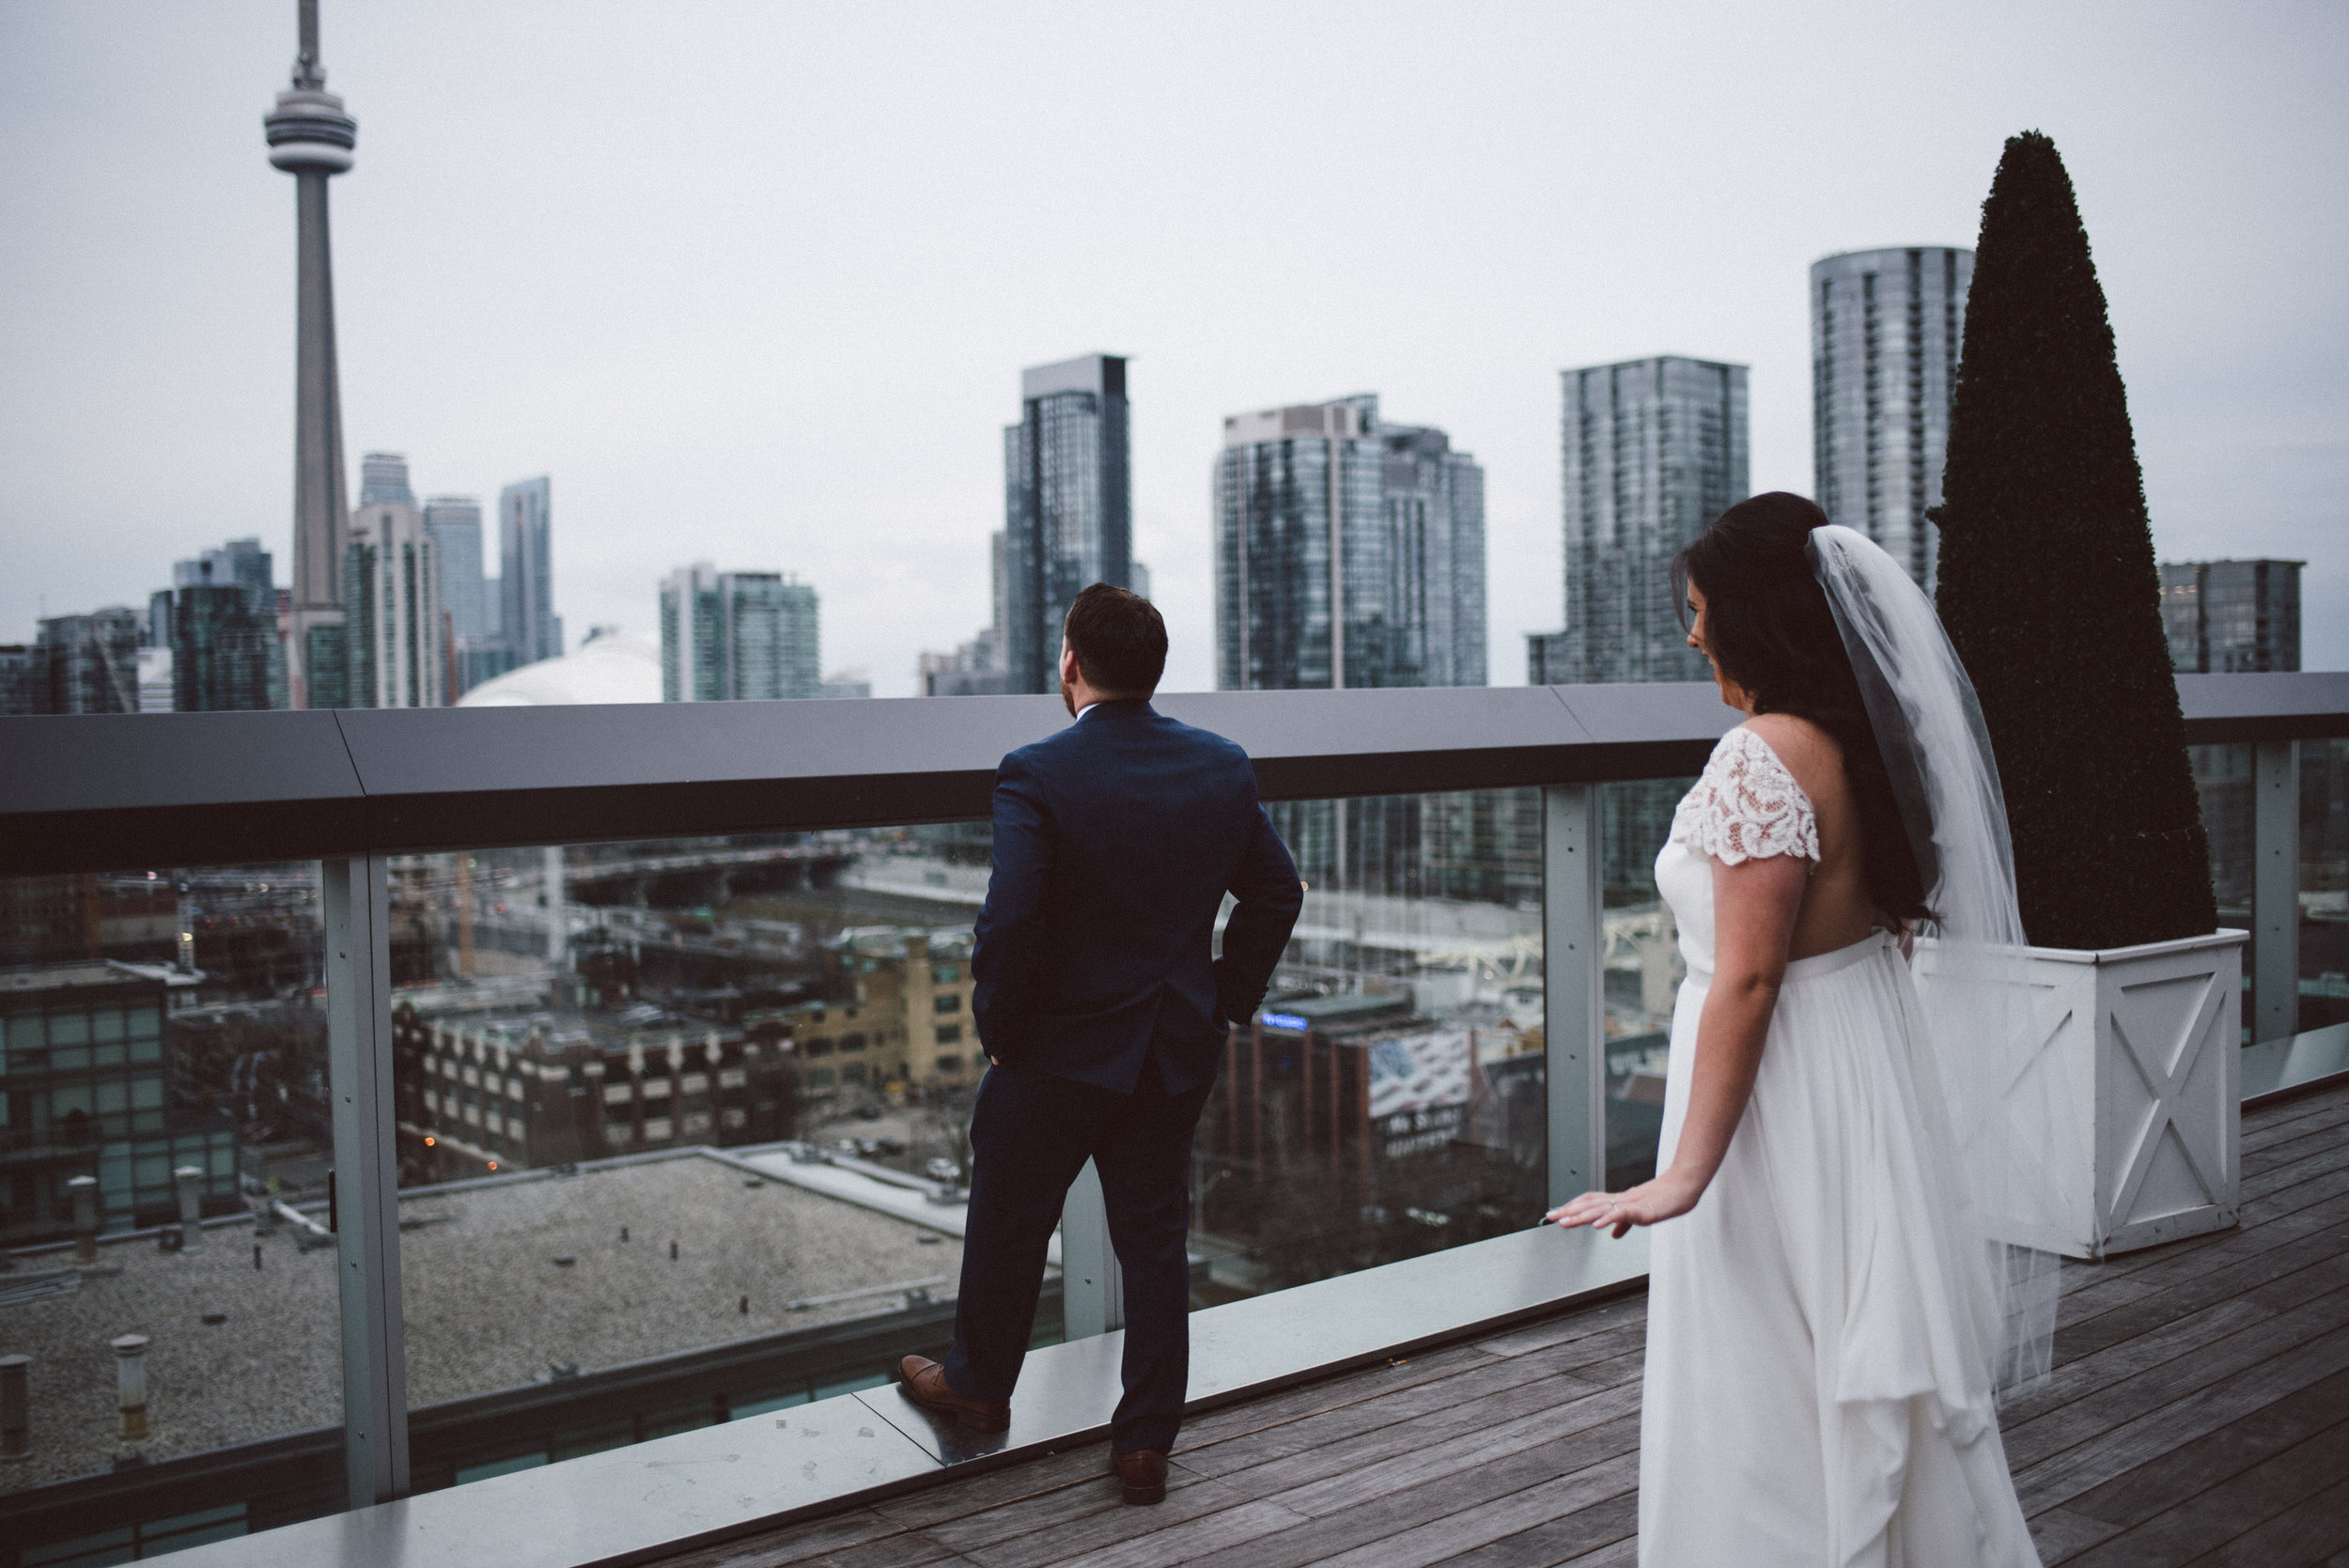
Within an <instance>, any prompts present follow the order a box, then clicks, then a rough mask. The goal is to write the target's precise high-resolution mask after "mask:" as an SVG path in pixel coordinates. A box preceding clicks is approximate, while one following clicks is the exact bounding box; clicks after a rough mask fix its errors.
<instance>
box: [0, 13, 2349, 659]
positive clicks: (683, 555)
mask: <svg viewBox="0 0 2349 1568" xmlns="http://www.w3.org/2000/svg"><path fill="white" fill-rule="evenodd" d="M323 9H324V13H325V15H324V23H323V31H324V53H325V62H326V66H327V70H328V86H329V87H330V89H332V90H334V91H336V92H339V93H342V94H344V95H345V96H346V99H347V101H348V104H349V106H350V111H351V112H352V113H353V114H354V115H356V116H357V117H358V120H359V147H358V161H357V166H356V167H355V169H354V170H353V171H352V172H351V173H350V174H349V175H346V176H343V177H342V178H340V179H336V180H335V181H334V187H333V190H334V196H333V204H334V206H333V211H334V285H335V303H336V308H337V310H338V313H339V331H340V348H341V357H342V395H343V411H344V431H345V435H346V439H347V441H348V442H349V451H348V460H349V465H350V489H351V493H352V497H353V499H354V500H355V499H356V494H357V489H358V458H359V454H361V453H362V452H365V451H368V450H372V449H376V448H388V449H391V450H397V451H403V452H405V453H407V454H408V456H409V459H410V462H411V464H412V473H413V475H414V481H415V485H416V489H417V490H418V492H419V493H420V494H442V493H448V492H474V493H477V494H480V495H482V496H483V497H484V498H485V499H493V498H494V495H495V492H496V490H497V488H498V487H499V486H500V485H501V484H504V483H506V482H507V481H509V480H513V479H516V478H521V477H523V476H526V475H531V474H551V475H552V479H553V495H554V528H555V533H554V539H555V543H554V570H555V604H556V608H557V610H558V611H559V612H561V613H563V614H564V616H565V617H566V619H567V621H568V629H569V633H570V637H571V640H572V642H573V643H574V644H576V643H577V641H578V640H579V639H580V637H581V636H582V635H583V633H584V632H585V630H586V629H587V628H589V627H590V626H593V625H598V624H618V625H620V626H622V627H624V628H626V629H629V630H630V631H631V632H634V633H636V634H638V635H641V636H646V637H648V638H655V639H657V636H658V621H657V617H656V613H655V597H654V592H655V583H656V582H657V580H658V579H659V578H660V577H661V575H662V574H664V573H665V572H667V571H669V570H671V569H672V568H674V567H677V566H679V565H683V564H685V563H687V562H690V561H693V560H697V559H708V560H710V561H713V562H715V563H716V564H717V565H718V566H720V567H739V568H764V569H775V568H781V569H785V570H790V571H796V572H798V573H800V574H801V576H802V577H803V578H804V579H805V580H807V581H809V582H814V583H815V584H816V585H817V588H818V590H819V591H820V593H821V595H822V600H823V652H824V662H825V665H826V668H827V669H835V668H839V667H843V666H855V665H863V666H868V667H869V668H870V669H871V671H872V673H873V678H874V684H875V690H876V691H877V693H878V694H880V695H884V696H886V695H903V694H907V693H909V692H910V691H911V690H912V686H913V663H914V656H915V654H916V652H917V651H919V650H921V649H925V648H937V649H946V648H950V647H952V646H953V645H954V644H957V643H958V642H961V641H964V640H967V639H968V638H969V637H970V636H971V634H972V631H973V630H974V629H977V628H978V627H979V626H980V625H981V624H982V623H983V622H984V621H985V620H986V619H987V618H988V582H987V558H988V557H987V539H988V533H989V532H990V531H991V530H993V529H995V528H997V527H999V526H1001V522H1002V517H1003V482H1002V472H1001V465H1002V457H1001V428H1002V427H1003V425H1004V424H1005V423H1007V422H1010V421H1012V420H1015V419H1016V418H1017V417H1018V414H1019V369H1020V367H1021V366H1022V365H1034V364H1039V363H1043V362H1045V361H1049V360H1053V359H1060V358H1065V357H1067V356H1069V355H1073V354H1077V353H1081V352H1085V351H1088V350H1092V349H1105V350H1108V351H1111V352H1115V353H1125V354H1128V355H1131V356H1133V362H1132V365H1131V370H1130V379H1129V387H1130V391H1131V395H1132V398H1133V409H1134V426H1133V428H1134V475H1135V479H1134V488H1135V548H1136V552H1137V554H1138V555H1140V556H1141V557H1142V558H1143V560H1145V561H1146V562H1147V563H1148V564H1149V566H1150V567H1151V568H1152V570H1153V572H1154V573H1155V576H1156V586H1157V593H1158V597H1159V601H1160V603H1161V604H1162V605H1163V607H1164V608H1165V610H1166V613H1167V619H1168V624H1169V627H1170V629H1171V630H1172V631H1173V633H1174V638H1175V652H1174V657H1173V660H1172V661H1171V665H1170V668H1169V671H1168V685H1169V687H1170V688H1171V689H1178V690H1180V689H1196V688H1203V687H1206V686H1208V685H1211V684H1212V666H1211V662H1210V659H1209V649H1208V638H1209V634H1210V626H1211V617H1212V606H1211V600H1210V593H1209V584H1210V579H1209V569H1208V567H1209V525H1208V517H1209V511H1208V480H1209V470H1210V465H1211V463H1212V461H1213V458H1214V456H1215V452H1216V449H1217V445H1218V442H1219V440H1220V434H1221V420H1222V418H1223V416H1224V415H1226V414H1228V413H1233V412H1237V411H1243V410H1249V409H1254V408H1261V407H1268V406H1271V405H1275V404H1281V403H1290V402H1301V401H1308V400H1318V399H1321V398H1324V397H1329V396H1336V395H1339V394H1344V393H1352V392H1360V391H1374V392H1377V393H1378V394H1380V395H1381V396H1382V397H1383V399H1384V408H1385V411H1386V412H1387V413H1388V415H1389V416H1390V417H1392V418H1396V419H1400V420H1404V421H1408V422H1412V423H1426V424H1433V425H1439V426H1441V427H1444V428H1445V429H1447V430H1449V431H1450V432H1451V434H1452V437H1453V440H1454V442H1455V444H1457V445H1459V446H1461V447H1464V448H1466V449H1467V450H1469V451H1470V452H1472V453H1474V454H1475V455H1476V457H1477V458H1479V459H1480V460H1481V461H1482V462H1483V463H1484V465H1485V469H1486V479H1487V491H1486V493H1487V497H1488V501H1487V505H1488V538H1489V552H1490V554H1489V561H1490V566H1489V570H1490V578H1491V628H1492V671H1493V678H1494V679H1495V681H1496V682H1497V683H1516V682H1520V681H1522V680H1523V679H1524V671H1525V659H1524V651H1523V640H1522V639H1523V634H1524V633H1525V632H1527V631H1532V630H1540V629H1552V628H1555V627H1556V626H1558V625H1559V624H1560V622H1561V618H1562V614H1563V591H1562V587H1561V581H1560V555H1561V551H1560V533H1561V525H1560V521H1559V504H1558V488H1559V474H1558V440H1557V420H1558V411H1559V387H1558V378H1557V373H1558V371H1559V370H1560V369H1562V368H1563V367H1565V366H1569V365H1584V364H1593V363H1600V362H1604V361H1608V360H1615V359H1626V358H1632V357H1637V356H1641V355H1646V354H1653V353H1664V352H1670V353H1685V354H1695V355H1700V356H1703V357H1707V358H1716V359H1726V360H1732V361H1737V362H1741V363H1744V364H1747V365H1751V366H1752V383H1751V384H1752V419H1753V428H1752V450H1753V474H1752V478H1753V485H1754V488H1755V489H1797V490H1802V491H1805V492H1809V491H1810V490H1811V489H1812V468H1811V420H1810V395H1811V375H1810V364H1809V339H1808V333H1809V325H1808V318H1807V314H1806V307H1805V276H1806V269H1807V267H1808V266H1809V264H1810V263H1811V262H1812V260H1814V259H1815V258H1817V257H1818V256H1823V255H1827V254H1828V253H1830V252H1834V251H1842V250H1853V249H1859V248H1864V247H1872V246H1878V245H1902V244H1952V243H1954V244H1962V245H1970V244H1971V243H1972V242H1973V241H1974V239H1975V235H1976V232H1977V229H1978V226H1979V222H1980V204H1981V201H1982V197H1983V194H1984V192H1985V191H1986V190H1987V188H1988V185H1989V181H1990V177H1991V173H1992V171H1993V169H1994V168H1995V167H1996V166H1997V163H1998V159H1999V148H2000V145H2001V143H2002V141H2003V139H2004V138H2005V137H2006V136H2007V135H2009V134H2011V133H2012V132H2016V131H2020V130H2023V129H2025V128H2029V127H2036V128H2039V129H2042V130H2045V131H2046V132H2048V133H2049V134H2050V135H2052V136H2053V137H2054V138H2055V140H2056V144H2057V146H2058V147H2060V148H2061V151H2062V153H2063V156H2064V159H2065V161H2066V163H2068V164H2069V166H2070V168H2071V171H2072V177H2073V179H2074V181H2075V183H2076V184H2077V187H2078V191H2079V195H2080V203H2081V208H2082V210H2083V213H2084V215H2085V217H2086V220H2087V224H2088V229H2089V234H2090V237H2091V239H2092V241H2093V243H2094V246H2095V256H2096V262H2097V266H2098V269H2099V271H2100V272H2101V274H2102V277H2103V280H2104V286H2105V289H2106V292H2107V294H2108V297H2109V299H2110V301H2111V306H2112V317H2113V323H2114V327H2115V329H2116V331H2117V333H2118V334H2119V340H2120V352H2121V366H2122V370H2123V374H2124V375H2125V377H2126V378H2127V380H2128V386H2129V398H2130V411H2131V413H2132V414H2133V416H2134V418H2135V421H2136V428H2137V435H2138V443H2139V453H2140V455H2141V456H2142V458H2143V460H2144V465H2145V475H2146V485H2147V490H2148V493H2149V496H2150V499H2151V502H2152V507H2153V519H2154V535H2155V544H2156V547H2157V548H2158V550H2159V551H2160V552H2161V553H2162V555H2163V556H2164V557H2165V558H2185V557H2195V556H2215V555H2237V556H2246V555H2279V556H2287V557H2295V558H2303V559H2306V560H2307V561H2308V562H2309V569H2308V574H2307V579H2306V584H2307V615H2306V626H2307V635H2306V653H2307V662H2308V664H2309V665H2310V667H2311V668H2334V669H2339V668H2343V667H2349V614H2345V613H2344V612H2349V551H2344V543H2343V541H2344V537H2349V528H2344V526H2343V524H2344V519H2343V514H2342V496H2343V494H2344V491H2345V490H2349V391H2344V387H2345V386H2349V309H2345V308H2344V303H2343V298H2342V283H2343V275H2344V274H2343V258H2344V257H2345V256H2349V189H2344V187H2345V186H2349V178H2345V164H2349V159H2345V157H2344V148H2349V91H2344V90H2343V89H2342V85H2341V84H2342V81H2343V78H2344V70H2345V68H2349V7H2344V6H2341V5H2338V4H2329V5H2306V6H2294V5H2278V4H2251V3H2242V0H2236V3H2230V4H2224V5H2218V4H2213V5H2165V4H2149V3H2135V4H2128V5H2110V6H2106V5H2051V4H2049V3H2048V0H2032V3H2030V4H2027V5H2015V6H1988V5H1968V6H1964V7H1952V6H1943V7H1934V8H1926V7H1918V6H1882V7H1862V6H1837V5H1828V4H1820V3H1817V0H1807V3H1804V4H1800V5H1789V6H1767V5H1757V4H1751V3H1747V0H1738V3H1723V4H1714V5H1704V6H1696V5H1683V6H1672V5H1640V6H1628V5H1605V6H1600V5H1579V4H1559V5H1547V6H1536V5H1530V4H1529V5H1466V4H1457V3H1453V4H1441V5H1438V4H1423V5H1417V6H1392V5H1389V6H1382V5H1373V4H1354V5H1348V6H1331V5H1329V4H1317V5H1284V4H1264V3H1257V4H1248V5H1234V6H1228V7H1221V6H1212V5H1206V4H1182V5H1171V6H1169V5H1160V6H1145V5H1141V4H1114V5H1104V4H1100V3H1098V0H1095V3H1092V4H1085V5H1069V6H1048V5H1041V4H1011V3H997V4H991V5H977V4H966V5H957V6H942V5H935V6H933V5H912V4H892V5H873V4H834V5H826V6H817V5H786V4H762V5H725V4H719V3H715V0H663V3H661V4H646V3H635V4H624V5H623V4H608V5H599V4H590V3H585V0H561V3H546V4H527V3H522V0H501V3H498V4H493V5H484V4H481V3H479V0H469V3H466V4H455V3H447V4H442V3H428V0H402V3H399V4H393V5H385V4H376V5H367V6H361V5H358V4H354V3H351V0H324V7H323ZM293 53H294V0H206V3H204V4H200V5H197V4H163V3H159V0H158V3H147V4H132V3H129V0H0V148H4V149H5V156H0V363H4V364H5V365H6V367H7V369H6V374H5V376H0V541H4V542H5V546H6V555H5V560H6V567H5V569H0V641H18V640H24V639H29V638H30V637H31V635H32V634H33V630H34V621H35V619H36V617H37V616H38V615H39V614H41V613H51V614H58V613H69V612H79V611H86V610H89V609H92V608H95V607H97V606H99V605H101V604H111V603H125V602H127V603H133V604H136V603H143V602H144V599H145V597H146V595H147V594H148V592H149V591H150V590H152V589H153V588H156V587H158V586H161V585H163V583H164V582H167V580H168V576H169V569H170V564H171V562H172V561H173V560H175V559H178V558H180V557H183V556H186V555H189V554H192V553H194V551H196V550H198V549H200V548H203V547H206V546H210V545H217V544H218V543H220V542H221V541H222V540H223V539H224V538H226V537H229V536H244V535H252V534H257V535H259V536H261V538H262V539H263V541H264V542H265V543H266V544H267V545H268V546H269V547H270V548H271V549H272V550H273V551H276V553H277V571H278V581H279V582H285V581H287V579H288V573H289V570H290V567H291V551H290V536H291V535H290V520H289V519H290V509H291V500H290V495H291V467H292V458H291V451H292V436H293V330H294V305H293V263H294V190H293V182H292V180H291V179H288V177H286V176H284V175H282V174H279V173H277V172H275V171H274V170H272V169H271V168H270V166H269V164H268V162H267V159H266V155H265V151H264V147H263V144H262V138H261V126H260V117H261V116H262V114H263V113H264V111H265V110H266V109H267V108H268V107H269V104H270V101H271V96H272V94H273V93H274V92H275V91H276V90H277V89H278V88H279V87H280V86H282V85H284V84H285V80H286V75H287V70H288V65H289V63H290V61H291V58H292V55H293ZM492 569H494V562H493V563H492Z"/></svg>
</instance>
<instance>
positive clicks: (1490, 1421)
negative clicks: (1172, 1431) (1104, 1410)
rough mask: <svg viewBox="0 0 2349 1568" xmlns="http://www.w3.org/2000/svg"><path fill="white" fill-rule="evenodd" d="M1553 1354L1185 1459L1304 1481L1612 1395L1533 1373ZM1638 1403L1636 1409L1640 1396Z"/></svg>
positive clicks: (1215, 1469)
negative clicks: (1272, 1472) (1268, 1471)
mask: <svg viewBox="0 0 2349 1568" xmlns="http://www.w3.org/2000/svg"><path fill="white" fill-rule="evenodd" d="M1563 1348H1565V1347H1561V1349H1563ZM1551 1354H1555V1352H1538V1353H1536V1354H1535V1355H1532V1356H1527V1357H1521V1358H1517V1359H1516V1360H1511V1361H1501V1362H1496V1363H1495V1364H1494V1365H1492V1366H1490V1367H1480V1368H1478V1369H1477V1370H1476V1371H1475V1372H1474V1373H1471V1374H1462V1375H1461V1376H1458V1377H1454V1378H1447V1379H1446V1380H1445V1381H1443V1382H1442V1383H1437V1384H1428V1385H1423V1387H1421V1388H1418V1389H1408V1390H1407V1391H1405V1392H1402V1393H1398V1394H1393V1395H1390V1396H1389V1397H1387V1398H1385V1399H1381V1400H1374V1401H1366V1402H1363V1403H1361V1404H1358V1405H1346V1406H1345V1407H1343V1408H1341V1409H1337V1410H1332V1411H1330V1412H1328V1413H1327V1414H1325V1415H1320V1416H1308V1417H1305V1418H1303V1419H1301V1420H1299V1421H1290V1422H1288V1423H1286V1424H1284V1425H1282V1426H1279V1427H1274V1428H1271V1429H1268V1430H1267V1431H1263V1432H1252V1433H1250V1434H1248V1435H1247V1436H1243V1437H1236V1438H1233V1439H1231V1440H1229V1441H1227V1442H1222V1443H1218V1444H1216V1445H1214V1446H1213V1447H1211V1448H1205V1449H1192V1448H1189V1447H1186V1448H1185V1449H1184V1450H1183V1452H1182V1461H1183V1463H1184V1464H1185V1465H1187V1466H1190V1467H1194V1468H1196V1469H1198V1470H1199V1471H1200V1473H1201V1474H1203V1475H1217V1476H1220V1475H1228V1474H1231V1473H1232V1472H1234V1471H1237V1470H1241V1469H1249V1468H1255V1469H1263V1468H1265V1467H1268V1466H1272V1465H1280V1466H1282V1469H1281V1470H1280V1471H1278V1472H1277V1473H1278V1474H1280V1475H1282V1476H1283V1477H1287V1478H1295V1479H1299V1480H1302V1479H1306V1478H1309V1477H1311V1476H1318V1475H1328V1474H1330V1473H1332V1472H1334V1471H1336V1470H1341V1469H1346V1468H1349V1467H1360V1466H1362V1465H1366V1464H1371V1463H1375V1462H1377V1460H1379V1459H1381V1458H1385V1457H1387V1456H1388V1455H1390V1454H1392V1453H1393V1452H1397V1451H1399V1450H1407V1449H1416V1448H1422V1447H1425V1446H1427V1445H1430V1444H1434V1443H1439V1442H1443V1441H1445V1440H1447V1439H1450V1438H1453V1437H1455V1436H1457V1435H1459V1434H1462V1433H1468V1432H1473V1431H1476V1430H1478V1429H1480V1428H1483V1429H1486V1430H1490V1429H1491V1428H1493V1427H1495V1426H1497V1425H1500V1424H1502V1423H1504V1422H1507V1421H1511V1420H1514V1419H1516V1418H1518V1417H1521V1416H1525V1415H1529V1414H1534V1415H1538V1414H1540V1413H1542V1412H1545V1411H1548V1410H1549V1409H1551V1408H1553V1407H1555V1406H1557V1405H1560V1404H1562V1403H1567V1402H1571V1401H1574V1400H1578V1399H1580V1398H1584V1397H1587V1396H1590V1395H1593V1394H1597V1393H1600V1392H1602V1391H1604V1390H1602V1389H1600V1388H1599V1387H1598V1386H1597V1385H1596V1384H1592V1383H1585V1382H1582V1381H1580V1380H1579V1379H1578V1378H1575V1377H1574V1376H1573V1374H1569V1373H1565V1372H1560V1371H1550V1372H1548V1374H1546V1375H1537V1374H1530V1369H1529V1368H1528V1366H1527V1363H1529V1362H1537V1361H1539V1360H1540V1359H1541V1358H1542V1357H1544V1356H1547V1355H1551ZM1633 1401H1634V1404H1635V1405H1636V1403H1637V1396H1636V1394H1635V1395H1634V1396H1633ZM1617 1403H1620V1399H1618V1401H1617Z"/></svg>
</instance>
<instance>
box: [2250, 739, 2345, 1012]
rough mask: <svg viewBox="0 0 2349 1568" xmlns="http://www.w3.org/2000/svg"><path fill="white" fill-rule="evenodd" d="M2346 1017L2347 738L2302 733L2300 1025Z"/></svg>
mask: <svg viewBox="0 0 2349 1568" xmlns="http://www.w3.org/2000/svg"><path fill="white" fill-rule="evenodd" d="M2246 962H2247V963H2248V959H2247V960H2246ZM2344 1022H2349V740H2341V739H2333V740H2303V741H2302V742H2300V1027H2301V1028H2302V1029H2304V1030H2307V1029H2323V1028H2326V1026H2328V1025H2331V1024H2337V1023H2344Z"/></svg>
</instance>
